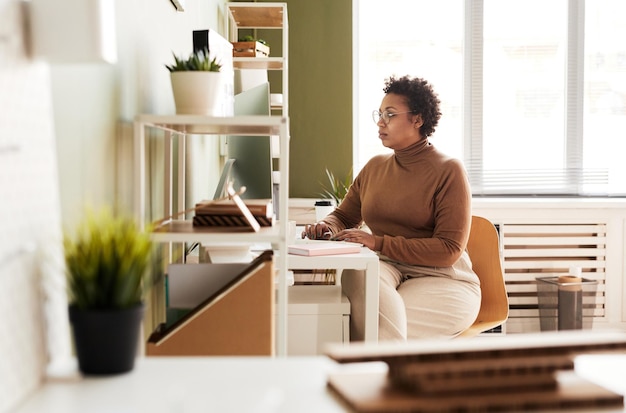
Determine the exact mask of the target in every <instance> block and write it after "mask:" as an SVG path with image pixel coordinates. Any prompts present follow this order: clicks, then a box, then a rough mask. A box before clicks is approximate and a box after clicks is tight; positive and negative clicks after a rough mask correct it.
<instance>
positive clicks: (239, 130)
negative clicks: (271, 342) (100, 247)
mask: <svg viewBox="0 0 626 413" xmlns="http://www.w3.org/2000/svg"><path fill="white" fill-rule="evenodd" d="M134 128H135V130H134V144H135V148H134V151H135V169H134V174H135V188H136V191H135V213H136V216H137V219H138V220H139V223H140V225H142V226H145V225H146V218H145V213H146V212H145V211H146V159H145V158H146V143H145V142H146V128H158V129H160V130H163V131H164V132H165V133H164V139H165V156H164V158H165V159H164V168H165V176H166V179H165V188H164V194H165V199H164V211H165V216H171V215H173V214H176V213H178V212H182V211H185V210H187V209H188V208H189V206H186V205H185V202H184V200H185V173H184V171H185V151H186V140H187V135H188V134H193V135H214V137H216V136H219V135H234V136H272V135H276V136H278V137H279V141H280V154H281V156H280V158H279V159H278V163H279V170H280V174H281V177H280V179H281V185H280V187H279V198H278V199H279V206H278V207H279V212H278V213H279V216H281V217H287V216H288V200H289V174H288V171H289V119H288V118H287V117H285V116H234V117H209V116H197V115H170V116H160V115H138V116H137V117H136V118H135V123H134ZM174 136H176V137H177V142H178V148H177V149H178V150H177V153H178V157H177V161H178V173H177V176H178V192H177V199H178V204H177V205H176V207H174V206H173V205H172V199H173V194H172V188H173V185H172V179H173V178H172V177H173V170H172V169H173V167H172V165H174V162H173V161H174V159H173V154H174V153H175V151H174V150H173V149H174V147H173V144H174V139H173V137H174ZM194 138H197V136H194ZM287 223H288V221H287V219H282V220H279V221H278V223H277V225H275V226H273V227H267V228H266V227H264V228H262V229H261V230H260V231H259V232H248V231H231V230H227V229H216V228H197V227H193V226H192V223H191V222H190V221H186V220H184V219H172V220H171V221H170V222H169V223H167V224H166V225H163V226H162V227H160V228H159V229H158V230H157V231H155V232H154V234H153V239H154V240H155V241H156V242H163V243H184V242H202V243H213V244H220V243H232V242H242V243H244V242H249V243H271V244H272V245H274V246H277V248H276V254H275V256H274V263H275V267H276V269H277V270H278V288H277V291H276V292H277V300H276V307H277V308H276V313H277V324H276V355H278V356H284V355H286V354H287V244H286V239H287V232H288V228H287V227H288V225H287Z"/></svg>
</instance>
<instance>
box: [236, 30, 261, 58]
mask: <svg viewBox="0 0 626 413" xmlns="http://www.w3.org/2000/svg"><path fill="white" fill-rule="evenodd" d="M232 45H233V57H269V55H270V47H269V45H268V44H267V42H266V41H265V40H263V39H256V38H254V36H251V35H246V36H244V37H242V38H240V39H239V41H238V42H232Z"/></svg>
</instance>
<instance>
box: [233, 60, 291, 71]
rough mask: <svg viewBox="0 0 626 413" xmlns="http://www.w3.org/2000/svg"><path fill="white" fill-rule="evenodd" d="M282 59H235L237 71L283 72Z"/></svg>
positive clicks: (234, 65) (234, 64)
mask: <svg viewBox="0 0 626 413" xmlns="http://www.w3.org/2000/svg"><path fill="white" fill-rule="evenodd" d="M283 66H284V59H283V58H282V57H233V67H234V68H235V69H267V70H283Z"/></svg>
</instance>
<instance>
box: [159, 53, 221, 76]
mask: <svg viewBox="0 0 626 413" xmlns="http://www.w3.org/2000/svg"><path fill="white" fill-rule="evenodd" d="M172 55H173V56H174V64H172V65H165V67H166V68H167V70H169V71H170V72H189V71H197V72H219V71H220V70H221V69H222V64H221V63H219V62H218V61H217V57H214V58H213V59H211V56H210V55H209V51H208V49H204V50H198V51H195V52H193V53H191V54H190V55H189V57H188V58H187V59H184V58H181V57H178V56H176V54H174V53H173V52H172Z"/></svg>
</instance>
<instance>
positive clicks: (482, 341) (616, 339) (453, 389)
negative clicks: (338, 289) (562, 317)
mask: <svg viewBox="0 0 626 413" xmlns="http://www.w3.org/2000/svg"><path fill="white" fill-rule="evenodd" d="M624 350H626V333H623V332H604V333H592V332H588V331H587V332H584V333H581V332H551V333H542V334H517V335H510V336H505V337H498V338H493V337H478V338H472V339H459V340H439V341H436V340H424V341H415V342H409V343H398V344H384V343H379V344H378V345H377V346H372V345H371V344H363V343H357V344H351V345H350V346H340V347H333V348H331V349H330V351H329V352H328V353H327V354H328V356H329V357H330V358H331V359H333V360H335V361H337V362H340V363H353V362H373V361H383V362H385V363H386V364H387V366H388V371H387V373H386V374H385V372H380V371H377V372H372V373H361V372H359V373H354V372H350V371H348V372H339V373H335V374H332V375H331V376H330V377H329V380H328V385H329V387H330V388H331V389H332V390H334V391H335V392H336V393H337V394H338V395H339V396H340V397H341V398H342V399H343V400H344V401H345V402H346V403H347V404H348V405H349V406H350V407H351V408H352V409H353V410H355V411H358V412H391V411H393V412H402V411H411V412H475V411H511V410H514V411H529V410H538V409H568V408H577V409H580V408H599V407H603V408H606V407H611V406H623V403H624V400H623V396H622V395H619V394H616V393H613V392H611V391H609V390H607V389H604V388H602V387H600V386H598V385H596V384H593V383H591V382H588V381H586V380H583V379H582V378H580V377H578V376H577V375H576V374H575V373H574V372H573V368H574V360H573V359H574V357H575V356H576V355H578V354H582V353H598V352H610V351H621V352H623V351H624Z"/></svg>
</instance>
